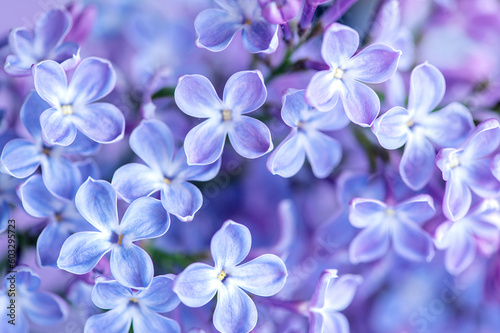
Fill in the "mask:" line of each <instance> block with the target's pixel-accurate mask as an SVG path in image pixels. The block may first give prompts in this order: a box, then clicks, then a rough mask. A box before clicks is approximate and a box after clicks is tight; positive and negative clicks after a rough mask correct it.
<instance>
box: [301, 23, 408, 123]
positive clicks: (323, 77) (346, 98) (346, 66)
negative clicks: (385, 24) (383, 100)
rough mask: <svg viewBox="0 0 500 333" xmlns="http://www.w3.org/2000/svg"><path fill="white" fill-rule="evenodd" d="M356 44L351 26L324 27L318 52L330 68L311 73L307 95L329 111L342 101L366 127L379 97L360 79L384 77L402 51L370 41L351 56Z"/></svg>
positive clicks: (381, 79)
mask: <svg viewBox="0 0 500 333" xmlns="http://www.w3.org/2000/svg"><path fill="white" fill-rule="evenodd" d="M358 46H359V35H358V33H357V32H356V31H355V30H353V29H352V28H349V27H347V26H345V25H342V24H338V23H333V24H332V25H330V26H329V27H328V28H327V30H326V31H325V35H324V37H323V43H322V45H321V55H322V57H323V60H324V61H325V62H326V64H327V65H328V66H329V67H330V69H329V70H326V71H320V72H318V73H316V74H315V75H314V76H313V77H312V79H311V82H310V83H309V85H308V86H307V89H306V99H307V101H308V102H309V104H311V105H312V106H314V107H315V108H316V109H318V110H319V111H329V110H331V109H332V108H333V107H334V106H335V104H337V102H341V103H343V105H344V109H345V111H346V113H347V116H348V117H349V119H350V120H351V121H352V122H353V123H355V124H358V125H360V126H365V127H367V126H371V124H372V123H373V121H374V120H375V118H376V117H377V115H378V113H379V111H380V100H379V98H378V96H377V94H376V93H375V91H373V90H372V89H371V88H369V87H368V86H366V85H365V84H363V83H361V82H360V81H362V82H366V83H381V82H384V81H387V80H388V79H389V78H390V77H391V76H392V75H393V74H394V72H395V71H396V69H397V67H398V61H399V57H400V55H401V51H395V50H394V49H393V48H391V47H390V46H387V45H384V44H373V45H370V46H368V47H367V48H365V49H363V50H362V51H360V52H359V53H358V54H356V55H355V56H353V55H354V53H355V52H356V50H357V49H358Z"/></svg>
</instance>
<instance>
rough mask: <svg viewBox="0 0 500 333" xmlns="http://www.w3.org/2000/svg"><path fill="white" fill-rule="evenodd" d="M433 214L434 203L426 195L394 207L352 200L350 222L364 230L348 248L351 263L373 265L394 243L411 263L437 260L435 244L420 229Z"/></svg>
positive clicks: (370, 201)
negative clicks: (372, 262) (435, 258)
mask: <svg viewBox="0 0 500 333" xmlns="http://www.w3.org/2000/svg"><path fill="white" fill-rule="evenodd" d="M434 212H435V211H434V203H433V200H432V198H431V197H430V196H428V195H426V194H422V195H417V196H415V197H413V198H410V199H408V200H406V201H403V202H401V203H399V204H397V205H395V206H392V205H387V204H386V203H384V202H381V201H378V200H374V199H363V198H355V199H353V200H352V202H351V212H350V214H349V221H350V222H351V224H352V225H353V226H355V227H356V228H364V229H363V230H362V231H361V232H360V233H359V234H358V235H357V236H356V237H355V238H354V239H353V241H352V242H351V245H350V247H349V255H350V259H351V262H352V263H354V264H356V263H359V262H370V261H373V260H376V259H378V258H380V257H382V256H383V255H384V254H385V253H386V252H387V251H388V250H389V245H390V243H391V241H392V246H393V248H394V251H395V252H396V253H397V254H399V255H400V256H402V257H404V258H406V259H408V260H412V261H430V260H431V259H432V257H434V248H433V246H432V240H431V239H430V237H429V236H428V235H427V234H426V233H425V231H423V230H422V228H421V227H420V225H422V223H424V222H425V221H427V220H428V219H430V218H431V217H432V216H433V215H434Z"/></svg>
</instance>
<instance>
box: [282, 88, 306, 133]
mask: <svg viewBox="0 0 500 333" xmlns="http://www.w3.org/2000/svg"><path fill="white" fill-rule="evenodd" d="M282 100H283V103H282V104H283V107H282V108H281V118H283V121H284V122H285V124H287V125H288V126H290V127H298V125H299V122H301V121H302V120H303V119H302V114H303V113H307V112H308V111H309V109H310V107H309V105H307V102H306V100H305V90H296V89H293V88H289V89H287V91H286V93H285V94H284V95H283V98H282Z"/></svg>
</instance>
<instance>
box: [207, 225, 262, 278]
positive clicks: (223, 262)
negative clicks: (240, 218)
mask: <svg viewBox="0 0 500 333" xmlns="http://www.w3.org/2000/svg"><path fill="white" fill-rule="evenodd" d="M251 246H252V236H251V235H250V231H249V230H248V228H247V227H245V226H244V225H242V224H239V223H236V222H234V221H232V220H227V221H226V222H224V224H223V225H222V228H220V230H219V231H217V232H216V233H215V234H214V236H213V237H212V241H211V242H210V252H212V257H213V259H214V261H215V267H216V269H219V270H220V269H227V270H230V269H231V268H233V267H235V266H236V265H238V264H239V263H240V262H242V261H243V259H245V258H246V256H247V255H248V253H249V252H250V247H251Z"/></svg>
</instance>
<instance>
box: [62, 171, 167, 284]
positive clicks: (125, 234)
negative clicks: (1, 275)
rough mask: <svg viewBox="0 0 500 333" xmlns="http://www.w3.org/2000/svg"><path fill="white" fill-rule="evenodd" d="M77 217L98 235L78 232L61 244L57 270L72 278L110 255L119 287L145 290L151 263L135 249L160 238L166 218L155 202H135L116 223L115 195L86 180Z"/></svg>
mask: <svg viewBox="0 0 500 333" xmlns="http://www.w3.org/2000/svg"><path fill="white" fill-rule="evenodd" d="M75 203H76V208H77V209H78V211H79V212H80V214H81V215H82V216H83V217H84V218H85V219H86V220H87V221H88V222H89V223H90V224H92V225H93V226H94V227H95V228H96V229H97V230H98V231H96V232H92V231H89V232H78V233H76V234H73V235H71V236H70V237H69V238H68V239H67V240H66V241H65V242H64V244H63V246H62V249H61V254H60V255H59V259H58V260H57V266H58V267H59V268H61V269H64V270H66V271H68V272H70V273H73V274H85V273H88V272H90V270H92V268H94V267H95V266H96V264H97V263H98V262H99V260H100V259H101V258H102V257H103V256H104V255H105V254H106V253H108V252H109V251H111V260H110V264H111V273H112V274H113V276H114V278H115V279H116V280H117V281H118V282H119V283H120V284H122V285H124V286H126V287H130V288H136V289H141V288H146V287H148V286H149V284H150V283H151V280H152V279H153V262H152V261H151V258H150V257H149V255H148V253H147V252H146V251H144V250H143V249H141V248H140V247H139V246H137V245H135V244H134V242H136V241H138V240H141V239H150V238H156V237H160V236H162V235H163V234H164V233H165V232H167V230H168V227H169V226H170V217H169V215H168V214H167V213H166V212H165V209H164V208H163V206H162V205H161V202H160V201H159V200H156V199H153V198H140V199H137V200H135V201H134V202H133V203H132V204H131V205H130V207H129V208H128V209H127V211H126V212H125V215H124V216H123V218H122V221H121V223H119V222H118V212H117V207H116V204H117V202H116V192H115V190H114V189H113V187H112V186H111V185H110V184H109V183H108V182H105V181H103V180H97V181H95V180H93V179H92V178H89V179H88V180H87V181H86V182H85V183H83V185H82V186H81V187H80V189H79V190H78V193H77V194H76V198H75Z"/></svg>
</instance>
